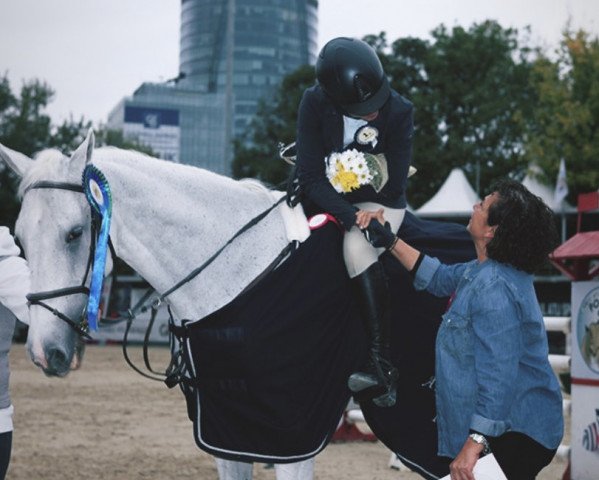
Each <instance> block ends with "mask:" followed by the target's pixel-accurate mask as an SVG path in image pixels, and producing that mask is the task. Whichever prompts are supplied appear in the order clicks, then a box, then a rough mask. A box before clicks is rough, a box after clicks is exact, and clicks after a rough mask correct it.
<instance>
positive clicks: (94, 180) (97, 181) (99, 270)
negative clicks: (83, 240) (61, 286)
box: [83, 165, 112, 331]
mask: <svg viewBox="0 0 599 480" xmlns="http://www.w3.org/2000/svg"><path fill="white" fill-rule="evenodd" d="M83 191H84V192H85V196H86V198H87V201H88V202H89V204H90V205H91V207H92V215H93V216H95V217H96V219H99V220H100V229H99V232H98V233H97V238H96V239H95V240H96V247H95V253H94V263H93V266H92V273H91V284H90V287H89V298H88V301H87V322H88V325H89V328H90V329H91V330H93V331H97V330H98V313H99V310H100V297H101V295H102V284H103V283H104V270H105V268H106V255H107V254H108V236H109V233H110V217H111V215H112V195H111V194H110V186H109V185H108V181H107V180H106V177H105V176H104V174H103V173H102V172H101V171H100V170H99V169H98V168H97V167H96V166H95V165H87V166H86V167H85V170H83ZM96 219H94V220H96ZM93 241H94V239H92V242H93Z"/></svg>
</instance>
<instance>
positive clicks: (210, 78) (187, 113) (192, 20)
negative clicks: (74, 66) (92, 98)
mask: <svg viewBox="0 0 599 480" xmlns="http://www.w3.org/2000/svg"><path fill="white" fill-rule="evenodd" d="M317 10H318V1H317V0H181V27H180V33H181V36H180V52H179V72H180V73H179V75H178V76H177V78H176V79H174V80H171V81H169V82H166V83H161V84H157V83H144V84H142V85H141V86H140V87H139V88H138V89H137V90H136V91H135V92H134V93H133V95H132V96H131V97H126V98H124V99H123V100H122V101H121V102H120V103H119V104H118V105H117V106H116V107H115V108H114V110H113V111H112V112H111V113H110V115H109V119H108V127H109V128H118V129H122V130H123V132H124V134H125V136H126V137H129V138H136V139H137V140H138V141H140V142H141V143H144V144H146V145H148V146H150V147H151V148H152V149H153V150H154V151H155V152H156V153H157V154H158V155H160V156H161V157H163V158H167V159H170V160H173V161H179V162H182V163H188V164H192V165H197V166H201V167H204V168H208V169H210V170H212V171H215V172H218V173H223V174H229V173H230V170H231V165H230V164H231V159H232V141H233V138H234V137H235V136H236V135H239V134H241V133H242V132H243V131H244V129H245V128H247V126H248V124H249V122H250V121H251V119H252V117H253V116H254V115H255V113H256V110H257V107H258V103H259V101H260V100H261V99H265V100H266V101H268V99H269V98H270V96H272V94H273V92H274V90H275V89H276V88H277V87H278V86H279V84H280V82H281V80H282V79H283V77H284V76H285V75H287V74H288V73H290V72H291V71H293V70H295V69H296V68H298V67H299V66H301V65H305V64H313V63H314V61H315V59H316V49H317V43H316V42H317V22H318V18H317Z"/></svg>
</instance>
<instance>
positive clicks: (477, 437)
mask: <svg viewBox="0 0 599 480" xmlns="http://www.w3.org/2000/svg"><path fill="white" fill-rule="evenodd" d="M468 437H470V440H472V441H473V442H474V443H478V444H479V445H482V446H483V447H484V448H483V451H482V454H483V455H486V454H487V453H490V452H491V447H490V446H489V441H488V440H487V439H486V437H485V436H484V435H481V434H480V433H471V434H470V435H468Z"/></svg>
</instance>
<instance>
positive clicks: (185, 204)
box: [0, 131, 313, 480]
mask: <svg viewBox="0 0 599 480" xmlns="http://www.w3.org/2000/svg"><path fill="white" fill-rule="evenodd" d="M0 157H1V158H2V159H3V160H4V162H5V163H6V164H8V166H9V167H10V168H12V169H13V170H14V171H15V172H16V173H17V174H18V175H19V176H20V177H22V181H21V184H20V187H19V194H20V195H21V196H22V206H21V211H20V214H19V217H18V220H17V224H16V229H15V232H16V236H17V237H18V238H19V240H20V242H21V244H22V246H23V249H24V251H25V253H26V257H27V259H28V262H29V266H30V268H31V270H32V281H31V288H32V292H48V291H54V290H59V292H60V291H61V290H60V289H64V288H71V287H78V286H80V285H81V284H82V282H85V277H86V275H85V271H86V266H87V261H88V256H89V248H90V242H91V232H90V229H91V227H90V224H91V216H90V207H89V205H88V203H87V201H86V198H85V195H82V194H81V193H79V192H75V191H70V190H68V189H63V188H49V187H51V186H52V185H57V183H56V182H59V183H58V184H59V185H60V184H62V183H69V184H80V183H81V176H82V172H83V169H84V168H85V166H86V165H87V164H88V163H90V162H92V161H93V164H94V165H96V166H97V167H98V168H99V169H100V170H101V171H102V172H103V173H104V175H105V176H106V178H107V180H108V182H109V184H110V188H111V191H112V198H113V213H112V225H111V230H110V235H111V239H112V243H113V245H114V249H115V251H116V254H117V255H118V256H119V257H120V258H122V259H123V260H124V261H125V262H126V263H127V264H129V265H130V266H131V267H132V268H133V269H134V270H136V271H137V272H138V273H139V274H140V275H141V276H142V277H143V278H144V279H146V280H147V281H148V282H149V283H150V284H151V285H152V287H153V288H155V289H156V291H158V292H165V291H166V290H167V289H169V288H170V287H172V286H173V285H174V284H176V283H177V282H178V281H179V280H181V279H182V278H184V277H185V276H186V275H187V274H188V273H189V272H190V270H191V269H193V268H195V267H196V266H199V265H202V264H203V262H204V261H206V260H207V258H208V257H210V256H211V255H212V253H213V252H215V251H216V250H218V249H219V247H221V246H222V245H223V244H224V243H226V241H227V240H228V239H229V238H230V237H231V236H232V235H233V234H234V233H235V232H237V231H238V230H239V229H240V228H241V227H242V226H243V225H244V224H245V223H246V222H247V221H248V220H249V219H252V218H254V217H255V216H256V215H258V214H259V213H260V212H262V211H264V210H266V209H267V208H268V207H270V206H271V205H273V203H274V202H275V201H276V200H277V199H278V198H280V196H281V195H282V193H281V192H274V191H269V190H268V189H266V188H265V187H263V186H261V185H259V184H258V183H257V182H247V181H245V182H244V181H234V180H232V179H230V178H226V177H224V176H220V175H216V174H214V173H211V172H208V171H205V170H202V169H199V168H194V167H191V166H185V165H179V164H174V163H171V162H165V161H161V160H157V159H154V158H151V157H149V156H147V155H144V154H141V153H138V152H134V151H125V150H121V149H116V148H110V147H106V148H100V149H96V150H94V135H93V132H91V131H90V132H89V134H88V136H87V138H86V139H85V141H84V142H83V143H82V144H81V145H80V146H79V148H78V149H77V150H76V151H75V152H74V153H73V155H72V156H71V157H70V158H68V157H66V156H64V155H62V154H61V153H59V152H57V151H52V150H47V151H43V152H41V153H40V154H38V156H37V158H36V160H35V161H33V160H31V159H30V158H28V157H26V156H25V155H22V154H20V153H18V152H14V151H12V150H10V149H8V148H5V147H2V146H0ZM39 182H54V183H50V184H49V183H46V184H44V183H42V184H40V183H39ZM60 182H61V183H60ZM36 184H37V185H36ZM34 185H36V186H35V187H34V188H32V186H34ZM44 185H45V188H44ZM40 187H41V188H40ZM285 208H287V207H286V206H285V205H284V204H281V205H280V206H278V207H277V208H275V209H274V210H273V211H272V212H271V213H270V214H268V215H267V216H266V217H265V218H264V219H263V220H262V221H261V222H260V223H259V224H257V225H256V226H255V227H253V228H251V229H250V230H248V231H247V232H245V233H244V234H243V235H241V236H240V237H238V238H237V239H236V240H235V242H234V243H233V244H231V245H230V246H228V247H227V248H226V249H225V250H224V251H223V252H222V254H221V255H220V256H219V257H218V258H217V259H216V260H215V261H214V262H213V263H212V264H211V265H210V266H209V267H208V268H207V269H206V271H205V272H203V273H202V274H201V275H199V276H197V277H196V278H194V279H193V280H191V281H190V282H188V283H186V284H185V285H183V286H182V287H181V288H179V289H178V290H176V291H175V292H173V293H172V295H170V296H169V297H168V298H167V300H168V303H169V304H170V305H171V307H172V309H173V311H174V314H175V316H176V317H177V318H188V319H199V318H203V317H205V316H206V315H208V314H209V313H211V312H214V311H215V310H217V309H219V308H220V307H222V306H223V305H225V304H227V303H228V302H230V301H231V300H232V299H233V298H235V297H236V296H237V295H238V294H239V293H240V292H241V291H242V290H243V289H244V288H245V287H246V286H247V285H249V284H250V283H251V282H252V281H253V280H254V279H255V278H256V277H257V276H258V275H259V274H260V273H262V272H263V271H264V270H265V269H266V268H267V267H268V266H269V264H270V263H271V262H272V261H273V259H275V258H276V256H277V255H278V254H279V253H280V252H281V251H282V249H283V248H284V247H285V245H287V243H288V241H289V240H288V235H287V231H288V230H287V229H286V225H285V219H284V216H283V210H284V209H285ZM300 213H301V212H300ZM300 216H301V215H300ZM304 220H305V219H304ZM305 228H306V233H307V226H306V227H305ZM110 268H112V263H111V259H110V258H109V259H108V262H107V270H109V269H110ZM87 282H89V279H88V280H87ZM62 293H67V295H64V296H58V297H55V298H48V299H47V300H45V302H46V303H47V304H49V305H50V306H51V308H52V309H55V310H56V311H58V312H60V313H61V314H62V315H64V317H66V318H68V319H72V320H74V321H77V320H78V319H79V318H81V312H83V311H84V309H85V306H86V302H87V296H86V295H85V294H83V291H82V290H78V289H77V288H74V289H73V290H71V291H68V292H64V291H62ZM30 313H31V325H30V327H29V337H28V339H27V348H28V351H29V354H30V356H31V358H32V360H33V362H34V363H35V364H36V365H38V366H39V367H40V368H41V369H42V370H43V371H44V372H45V373H46V374H47V375H50V376H59V377H62V376H64V375H66V374H67V373H68V372H69V371H70V370H71V369H75V368H78V367H79V365H80V362H81V356H82V353H83V348H82V343H81V341H80V336H79V334H78V333H77V332H76V331H75V329H74V328H72V326H70V325H69V324H68V323H67V322H65V321H63V319H60V318H58V317H57V316H56V314H53V313H52V312H51V311H49V310H48V309H46V308H41V307H40V306H39V305H32V306H31V307H30ZM217 467H218V471H219V476H220V478H221V479H231V480H234V479H235V480H237V479H249V478H251V476H252V464H251V463H244V462H233V461H224V460H217ZM312 477H313V459H309V460H305V461H303V462H297V463H294V464H288V465H277V479H278V480H282V479H296V480H299V479H301V480H309V479H310V478H312Z"/></svg>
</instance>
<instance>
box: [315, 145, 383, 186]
mask: <svg viewBox="0 0 599 480" xmlns="http://www.w3.org/2000/svg"><path fill="white" fill-rule="evenodd" d="M325 163H326V176H327V178H328V179H329V182H331V185H333V187H334V188H335V190H336V191H337V192H339V193H349V192H351V191H353V190H357V189H358V188H360V187H362V186H364V185H371V186H372V187H373V188H374V189H375V190H376V192H377V193H378V192H380V191H381V189H382V188H383V187H384V186H385V184H386V183H387V180H388V179H389V174H388V171H387V160H386V159H385V155H384V154H382V153H380V154H378V155H372V154H370V153H364V152H359V151H357V150H355V149H351V150H344V151H343V152H333V153H331V154H330V155H329V156H328V157H327V158H326V159H325Z"/></svg>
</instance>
